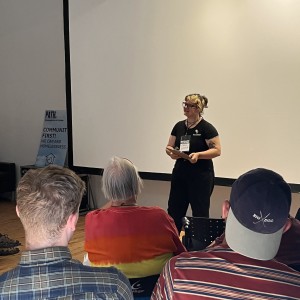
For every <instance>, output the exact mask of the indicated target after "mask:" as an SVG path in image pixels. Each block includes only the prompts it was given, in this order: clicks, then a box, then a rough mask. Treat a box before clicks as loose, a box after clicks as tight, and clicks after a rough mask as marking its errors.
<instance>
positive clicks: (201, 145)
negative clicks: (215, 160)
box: [171, 119, 219, 170]
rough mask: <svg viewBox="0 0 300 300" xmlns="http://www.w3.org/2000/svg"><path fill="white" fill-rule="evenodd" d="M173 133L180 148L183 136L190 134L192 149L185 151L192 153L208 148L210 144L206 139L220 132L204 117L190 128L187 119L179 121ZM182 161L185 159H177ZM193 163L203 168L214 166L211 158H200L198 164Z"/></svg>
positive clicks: (176, 145)
mask: <svg viewBox="0 0 300 300" xmlns="http://www.w3.org/2000/svg"><path fill="white" fill-rule="evenodd" d="M171 135H173V136H175V137H176V140H175V146H174V147H177V148H178V149H179V148H180V141H181V137H182V136H185V135H189V136H190V149H189V151H185V153H187V154H190V153H193V152H201V151H205V150H208V146H207V144H206V141H205V140H209V139H212V138H214V137H216V136H218V135H219V134H218V131H217V130H216V128H215V127H214V126H213V125H212V124H210V123H209V122H207V121H205V120H204V119H202V120H201V121H200V122H199V123H198V124H197V125H196V126H195V127H193V128H189V129H188V128H187V126H186V124H185V120H183V121H179V122H178V123H176V125H175V126H174V128H173V129H172V132H171ZM181 161H183V159H177V162H178V163H180V162H181ZM191 165H196V166H198V167H200V168H201V169H202V170H207V169H212V168H213V164H212V160H211V159H199V160H198V161H197V163H196V164H191Z"/></svg>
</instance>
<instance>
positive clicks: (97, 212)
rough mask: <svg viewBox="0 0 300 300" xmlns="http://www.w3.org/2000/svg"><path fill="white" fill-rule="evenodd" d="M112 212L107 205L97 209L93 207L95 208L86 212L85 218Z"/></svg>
mask: <svg viewBox="0 0 300 300" xmlns="http://www.w3.org/2000/svg"><path fill="white" fill-rule="evenodd" d="M111 212H113V210H112V209H111V207H108V208H98V209H95V210H92V211H90V212H88V213H87V214H86V216H85V218H86V219H89V218H94V217H97V216H99V215H101V216H102V215H105V214H109V213H111Z"/></svg>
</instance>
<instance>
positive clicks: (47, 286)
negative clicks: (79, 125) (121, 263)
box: [0, 166, 133, 300]
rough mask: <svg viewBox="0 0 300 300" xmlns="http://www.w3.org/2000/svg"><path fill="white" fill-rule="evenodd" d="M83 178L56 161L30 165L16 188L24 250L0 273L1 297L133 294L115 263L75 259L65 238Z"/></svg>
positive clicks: (123, 296)
mask: <svg viewBox="0 0 300 300" xmlns="http://www.w3.org/2000/svg"><path fill="white" fill-rule="evenodd" d="M84 190H85V185H84V182H83V181H82V180H81V179H80V178H79V177H78V176H77V175H76V174H75V173H74V172H73V171H71V170H69V169H67V168H61V167H56V166H48V167H46V168H40V169H34V170H33V169H32V170H29V171H28V172H27V173H26V174H25V175H24V176H23V177H22V178H21V180H20V182H19V185H18V188H17V199H16V200H17V207H16V211H17V214H18V216H19V218H20V220H21V222H22V224H23V227H24V230H25V247H26V251H24V252H23V253H22V254H21V261H20V263H19V265H18V266H17V267H16V268H14V269H13V270H11V271H8V272H6V273H4V274H3V275H1V276H0V295H1V297H0V298H1V299H3V300H4V299H108V298H109V299H133V295H132V291H131V286H130V284H129V281H128V279H127V278H126V277H125V276H124V274H122V273H121V272H120V271H119V270H117V269H116V268H91V267H88V266H84V265H83V264H82V263H80V262H79V261H76V260H73V259H72V256H71V253H70V250H69V249H68V247H67V246H68V242H69V241H70V239H71V237H72V235H73V233H74V231H75V227H76V223H77V220H78V211H79V206H80V202H81V199H82V195H83V193H84Z"/></svg>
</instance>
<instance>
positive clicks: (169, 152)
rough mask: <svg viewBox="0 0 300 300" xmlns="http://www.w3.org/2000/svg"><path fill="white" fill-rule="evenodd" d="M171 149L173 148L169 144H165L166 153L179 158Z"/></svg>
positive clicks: (173, 157)
mask: <svg viewBox="0 0 300 300" xmlns="http://www.w3.org/2000/svg"><path fill="white" fill-rule="evenodd" d="M172 150H174V148H173V147H171V146H167V147H166V153H167V154H168V155H169V156H170V157H171V158H172V159H178V158H180V156H178V155H177V154H174V153H173V152H172Z"/></svg>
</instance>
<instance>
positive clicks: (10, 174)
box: [0, 162, 16, 200]
mask: <svg viewBox="0 0 300 300" xmlns="http://www.w3.org/2000/svg"><path fill="white" fill-rule="evenodd" d="M15 190H16V165H15V164H14V163H8V162H0V193H11V200H14V198H15Z"/></svg>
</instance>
